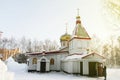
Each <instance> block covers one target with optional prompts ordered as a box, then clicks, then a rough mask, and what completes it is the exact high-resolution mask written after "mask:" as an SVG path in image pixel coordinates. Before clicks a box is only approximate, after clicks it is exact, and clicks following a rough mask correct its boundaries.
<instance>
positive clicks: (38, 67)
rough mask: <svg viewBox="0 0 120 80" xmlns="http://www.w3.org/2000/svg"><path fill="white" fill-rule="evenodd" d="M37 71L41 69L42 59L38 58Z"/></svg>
mask: <svg viewBox="0 0 120 80" xmlns="http://www.w3.org/2000/svg"><path fill="white" fill-rule="evenodd" d="M37 71H40V60H37Z"/></svg>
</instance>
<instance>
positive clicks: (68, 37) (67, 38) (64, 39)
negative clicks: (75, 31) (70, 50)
mask: <svg viewBox="0 0 120 80" xmlns="http://www.w3.org/2000/svg"><path fill="white" fill-rule="evenodd" d="M70 39H71V35H70V34H67V33H65V34H64V35H62V36H61V37H60V41H69V40H70Z"/></svg>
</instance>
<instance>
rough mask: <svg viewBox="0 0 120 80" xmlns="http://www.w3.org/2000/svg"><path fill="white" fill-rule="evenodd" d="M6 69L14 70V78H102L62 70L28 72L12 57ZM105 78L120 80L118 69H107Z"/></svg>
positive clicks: (77, 79)
mask: <svg viewBox="0 0 120 80" xmlns="http://www.w3.org/2000/svg"><path fill="white" fill-rule="evenodd" d="M7 66H8V71H10V72H14V80H104V78H103V77H98V78H95V77H94V78H93V77H86V76H80V75H73V74H66V73H64V72H49V73H37V72H34V73H30V72H29V73H28V72H27V65H26V64H18V63H17V62H14V60H13V59H12V58H9V59H8V61H7ZM107 80H120V69H107Z"/></svg>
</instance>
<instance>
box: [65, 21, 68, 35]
mask: <svg viewBox="0 0 120 80" xmlns="http://www.w3.org/2000/svg"><path fill="white" fill-rule="evenodd" d="M65 25H66V34H67V30H68V29H67V28H68V23H66V24H65Z"/></svg>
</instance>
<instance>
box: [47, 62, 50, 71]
mask: <svg viewBox="0 0 120 80" xmlns="http://www.w3.org/2000/svg"><path fill="white" fill-rule="evenodd" d="M46 71H50V62H46Z"/></svg>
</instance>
